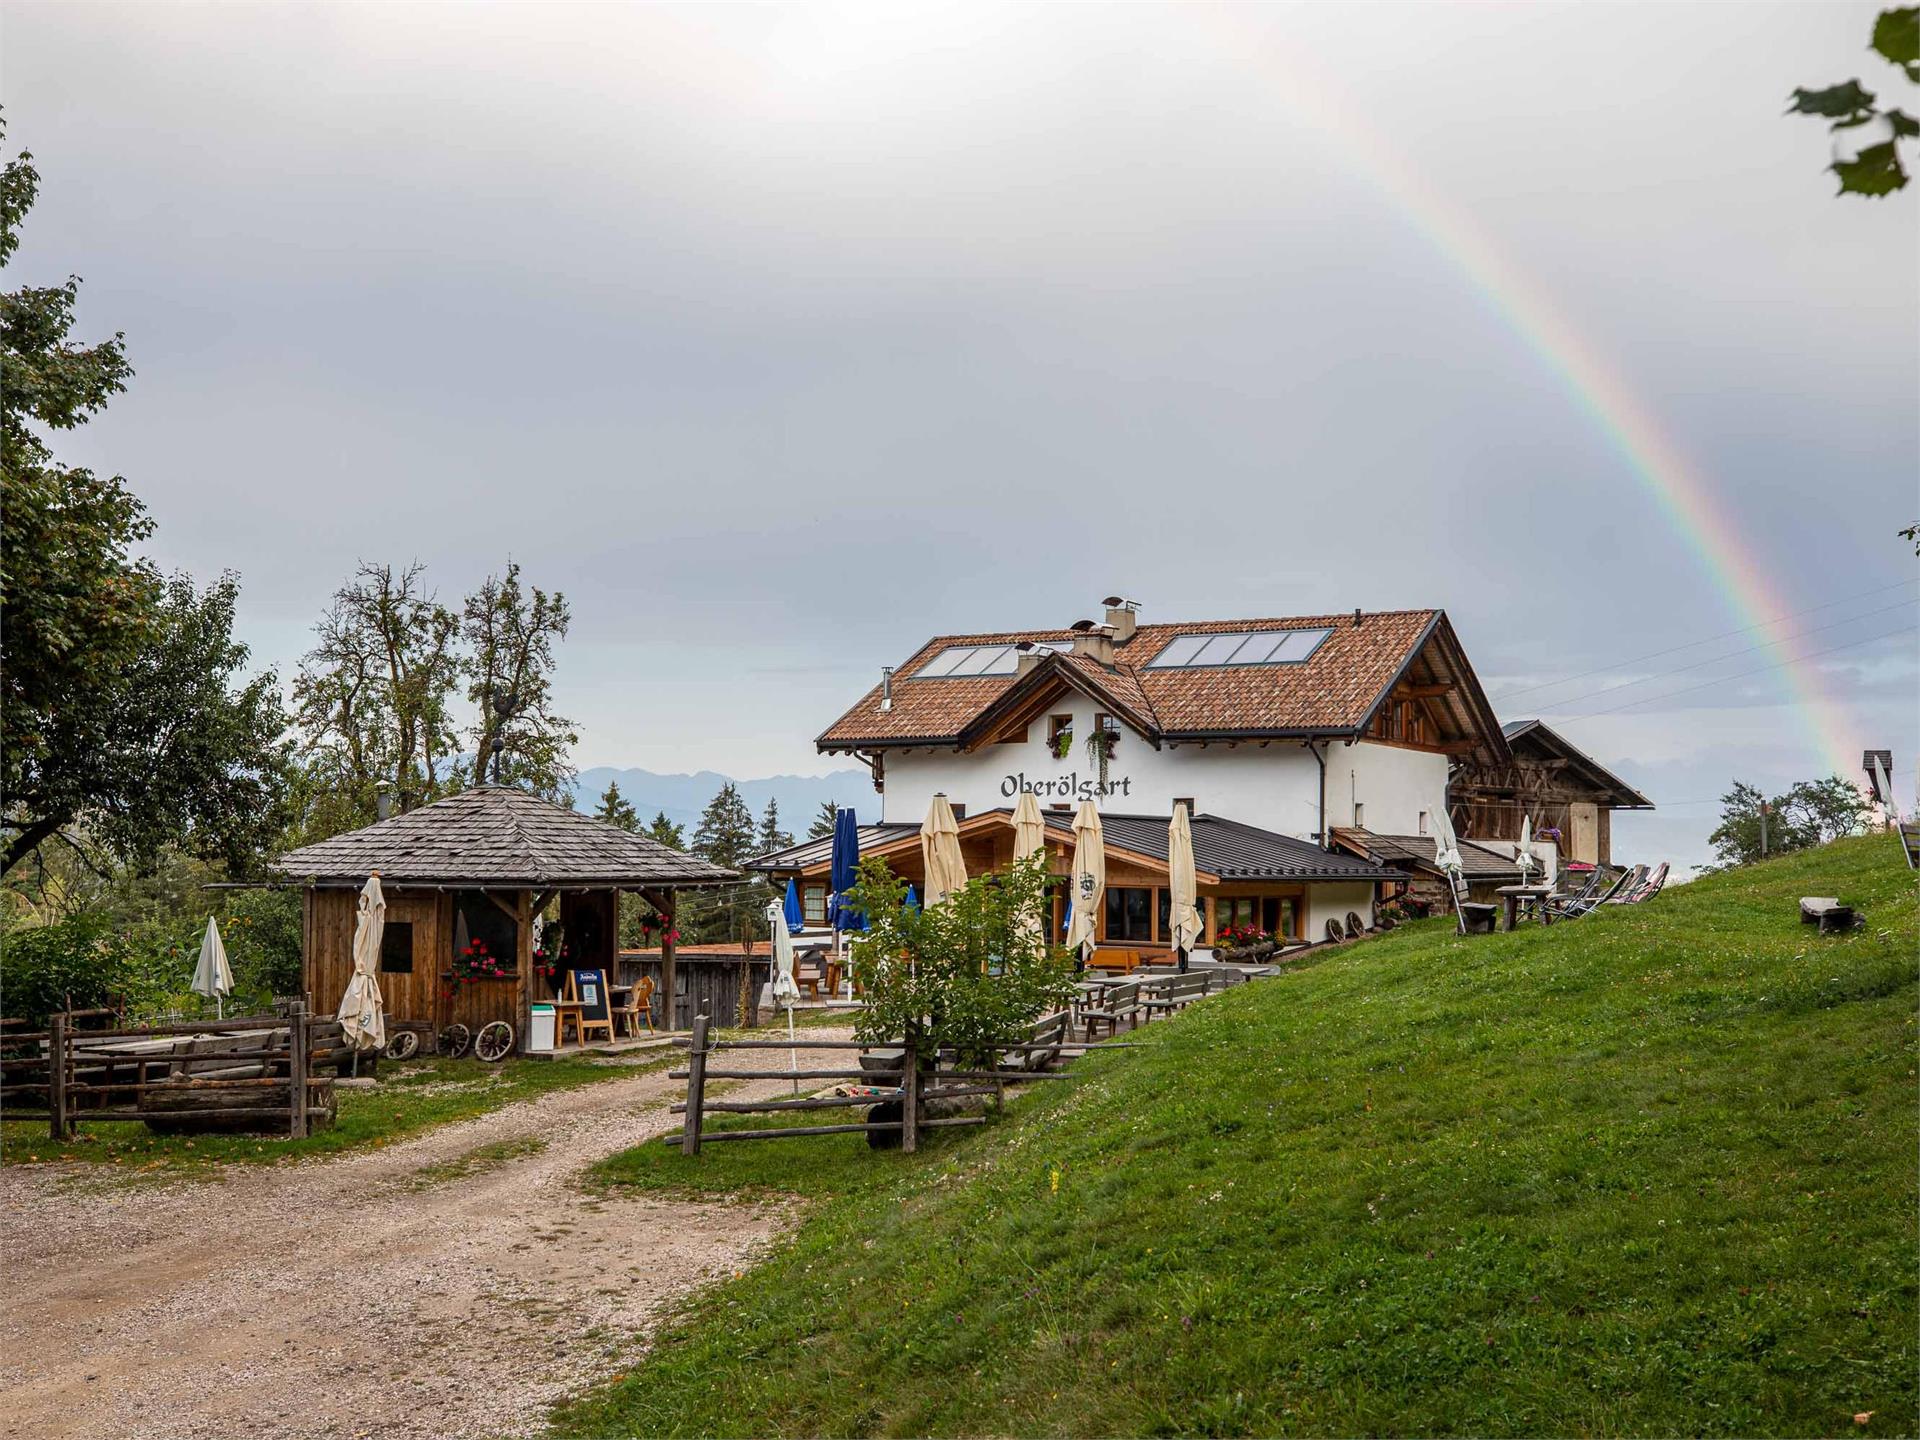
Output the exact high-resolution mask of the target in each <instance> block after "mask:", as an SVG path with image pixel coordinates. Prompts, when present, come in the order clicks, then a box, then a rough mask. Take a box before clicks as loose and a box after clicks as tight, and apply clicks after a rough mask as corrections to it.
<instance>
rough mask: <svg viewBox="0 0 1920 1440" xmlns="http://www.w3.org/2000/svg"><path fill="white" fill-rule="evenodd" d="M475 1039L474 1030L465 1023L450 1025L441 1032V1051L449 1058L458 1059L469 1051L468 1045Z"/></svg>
mask: <svg viewBox="0 0 1920 1440" xmlns="http://www.w3.org/2000/svg"><path fill="white" fill-rule="evenodd" d="M472 1040H473V1032H472V1031H471V1030H469V1029H467V1027H466V1026H464V1025H449V1026H447V1028H446V1029H444V1030H442V1031H441V1032H440V1053H441V1054H442V1055H444V1056H446V1057H447V1058H448V1059H449V1060H458V1059H459V1058H460V1057H461V1056H462V1055H464V1054H466V1053H467V1046H468V1044H469V1043H470V1042H471V1041H472Z"/></svg>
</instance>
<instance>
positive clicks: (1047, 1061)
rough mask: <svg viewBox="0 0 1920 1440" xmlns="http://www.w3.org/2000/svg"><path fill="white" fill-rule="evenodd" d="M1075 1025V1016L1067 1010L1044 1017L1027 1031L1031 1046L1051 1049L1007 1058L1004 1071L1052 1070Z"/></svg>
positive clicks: (1027, 1051)
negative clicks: (1070, 1029)
mask: <svg viewBox="0 0 1920 1440" xmlns="http://www.w3.org/2000/svg"><path fill="white" fill-rule="evenodd" d="M1072 1024H1073V1014H1072V1012H1071V1011H1067V1010H1056V1011H1054V1013H1053V1014H1051V1015H1042V1016H1041V1017H1040V1018H1039V1019H1038V1020H1036V1021H1034V1022H1033V1024H1032V1026H1031V1027H1029V1029H1028V1031H1027V1043H1028V1044H1029V1045H1046V1046H1051V1047H1052V1048H1051V1049H1046V1050H1022V1051H1019V1052H1018V1053H1017V1054H1014V1055H1012V1056H1008V1057H1005V1058H1004V1059H1003V1063H1002V1065H1001V1068H1002V1069H1004V1070H1050V1069H1052V1068H1053V1067H1054V1066H1055V1065H1056V1064H1058V1063H1059V1060H1060V1048H1059V1047H1060V1046H1062V1045H1064V1044H1066V1043H1067V1040H1068V1038H1069V1036H1068V1033H1067V1032H1068V1029H1069V1028H1070V1027H1071V1026H1072Z"/></svg>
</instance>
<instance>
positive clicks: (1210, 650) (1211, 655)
mask: <svg viewBox="0 0 1920 1440" xmlns="http://www.w3.org/2000/svg"><path fill="white" fill-rule="evenodd" d="M1332 633H1333V632H1332V631H1331V630H1253V631H1248V630H1235V631H1229V632H1228V633H1226V634H1223V635H1176V636H1174V638H1173V639H1171V640H1169V641H1168V642H1167V643H1166V644H1165V645H1163V646H1162V647H1161V648H1160V653H1159V654H1158V655H1156V656H1154V657H1153V659H1151V660H1149V661H1148V662H1147V668H1148V669H1149V670H1200V669H1205V668H1208V667H1211V666H1215V665H1297V664H1299V663H1300V662H1301V661H1302V660H1305V659H1307V658H1308V657H1309V656H1311V655H1312V654H1313V652H1314V651H1316V650H1318V649H1319V648H1320V642H1321V641H1323V640H1325V639H1326V638H1327V636H1329V635H1331V634H1332Z"/></svg>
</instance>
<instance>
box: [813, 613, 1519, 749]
mask: <svg viewBox="0 0 1920 1440" xmlns="http://www.w3.org/2000/svg"><path fill="white" fill-rule="evenodd" d="M1321 629H1324V630H1327V631H1329V632H1331V633H1330V634H1329V635H1328V637H1327V639H1326V641H1325V643H1323V644H1322V645H1321V646H1320V647H1319V648H1318V649H1317V650H1316V651H1314V653H1313V654H1312V655H1311V656H1310V657H1309V658H1308V659H1306V660H1304V661H1302V662H1300V663H1297V664H1289V665H1229V666H1210V667H1201V668H1194V669H1154V668H1151V667H1150V666H1149V665H1148V663H1147V662H1148V661H1150V660H1152V659H1153V658H1154V657H1155V656H1156V655H1158V654H1159V653H1160V651H1161V649H1162V648H1163V647H1164V646H1165V645H1166V644H1167V642H1169V641H1170V640H1173V639H1175V638H1176V637H1178V636H1181V635H1203V634H1211V635H1217V634H1225V633H1230V632H1233V631H1237V630H1321ZM1442 635H1444V639H1445V641H1446V647H1445V648H1446V653H1445V655H1444V656H1442V655H1441V654H1440V653H1439V652H1435V653H1434V654H1433V655H1432V656H1431V657H1429V658H1428V660H1427V664H1428V667H1429V668H1438V669H1440V670H1443V671H1446V672H1449V673H1445V674H1443V675H1437V676H1436V677H1435V678H1445V679H1449V680H1453V681H1456V682H1458V684H1459V686H1460V688H1461V689H1462V690H1464V691H1470V694H1466V695H1464V696H1463V697H1461V698H1460V700H1459V701H1458V704H1459V705H1460V706H1461V707H1462V708H1461V709H1460V712H1459V718H1460V721H1461V724H1462V727H1463V728H1464V729H1466V730H1468V731H1476V732H1479V733H1480V734H1484V735H1486V736H1487V738H1488V739H1489V740H1490V743H1491V744H1492V746H1493V747H1495V748H1496V749H1497V748H1499V747H1500V746H1501V745H1502V744H1503V742H1502V741H1501V740H1500V738H1499V734H1498V730H1497V728H1496V727H1495V725H1494V723H1493V718H1492V711H1491V709H1490V708H1489V707H1488V706H1487V704H1486V697H1485V696H1484V694H1482V693H1481V691H1480V687H1479V682H1478V681H1477V680H1476V679H1474V677H1473V674H1472V671H1471V670H1470V669H1468V668H1467V666H1466V664H1465V660H1464V657H1463V656H1461V655H1460V654H1459V651H1458V644H1457V642H1456V641H1454V640H1453V637H1452V630H1451V627H1450V626H1448V625H1447V621H1446V616H1445V615H1444V613H1443V612H1441V611H1438V610H1388V611H1374V612H1369V613H1366V614H1361V615H1355V614H1354V613H1352V612H1348V613H1346V614H1341V615H1296V616H1290V617H1285V618H1279V619H1265V620H1212V621H1196V622H1193V623H1191V624H1184V625H1142V626H1140V627H1139V628H1138V629H1137V630H1136V631H1135V632H1134V633H1133V635H1132V636H1131V637H1129V638H1128V639H1127V640H1125V641H1124V642H1118V643H1116V644H1115V646H1114V663H1113V664H1112V665H1111V666H1107V665H1102V664H1100V663H1099V662H1098V661H1096V660H1093V659H1092V658H1090V657H1088V656H1084V655H1070V654H1069V655H1051V656H1048V657H1047V658H1045V659H1043V660H1042V661H1041V662H1040V665H1039V667H1038V668H1037V669H1036V670H1035V671H1033V672H1032V673H1030V674H1029V675H1027V676H1018V675H982V676H973V677H968V678H964V679H928V680H921V679H916V678H915V674H916V672H917V671H918V670H919V669H920V668H921V667H922V666H923V665H925V664H926V663H927V662H928V661H929V660H931V659H932V658H933V657H934V656H935V655H937V654H939V653H940V651H942V650H944V649H946V648H947V647H948V646H950V645H989V644H996V643H997V644H1002V645H1005V644H1010V643H1013V642H1016V641H1020V640H1031V641H1034V642H1036V643H1045V644H1051V645H1058V646H1063V647H1064V646H1067V645H1070V644H1071V643H1072V640H1073V634H1072V632H1071V631H1067V630H1028V631H1008V632H1002V633H999V634H990V635H940V636H936V637H934V638H933V639H931V640H929V641H928V642H927V643H926V644H925V645H923V646H921V647H920V649H919V650H917V651H915V652H914V654H913V655H912V657H911V658H909V659H908V660H907V662H906V663H905V664H904V665H902V666H900V667H899V669H898V671H897V672H896V674H895V675H894V678H893V682H892V688H893V704H892V706H891V708H888V709H882V708H881V690H880V687H879V686H875V687H874V688H873V689H872V690H870V691H868V692H867V693H866V694H865V695H864V696H862V697H861V699H860V700H859V701H858V702H857V703H856V704H855V705H854V706H853V707H852V708H851V709H850V710H848V711H847V712H846V713H845V714H844V715H842V716H841V717H840V718H839V719H838V720H836V721H834V723H833V724H832V725H831V726H829V727H828V728H827V730H826V731H825V733H823V734H822V735H821V736H820V737H819V741H818V744H819V746H820V748H821V749H822V750H850V749H855V748H873V747H883V746H888V745H915V744H922V745H941V744H945V745H951V744H957V743H961V742H962V741H963V740H964V739H965V738H966V737H967V734H968V731H969V729H970V727H974V726H976V725H978V724H980V723H981V722H982V721H983V720H984V719H985V718H986V717H988V716H989V715H990V714H992V713H993V712H994V711H995V710H996V708H997V707H998V705H999V702H1000V701H1002V700H1003V699H1006V698H1008V697H1009V696H1010V695H1015V694H1027V693H1030V692H1031V691H1032V689H1033V688H1034V687H1035V686H1038V685H1043V684H1059V683H1065V684H1072V685H1078V686H1079V687H1080V688H1083V689H1087V690H1089V691H1091V692H1092V693H1094V694H1095V695H1096V696H1099V697H1100V698H1103V699H1107V700H1110V701H1111V702H1112V703H1113V705H1114V707H1115V708H1116V709H1117V710H1121V711H1123V712H1127V713H1128V718H1129V720H1130V721H1132V720H1137V721H1139V722H1140V724H1139V726H1138V727H1137V728H1140V729H1142V731H1143V733H1145V734H1146V735H1147V737H1148V738H1149V739H1150V740H1153V741H1154V742H1155V743H1158V742H1159V741H1161V740H1163V739H1171V740H1179V739H1183V738H1193V739H1200V738H1206V737H1211V736H1222V737H1225V736H1232V735H1316V734H1352V733H1355V732H1357V731H1358V730H1360V729H1362V728H1363V727H1364V726H1365V725H1366V724H1367V722H1368V720H1369V719H1370V717H1371V715H1372V713H1373V711H1374V708H1375V707H1376V706H1377V705H1378V704H1379V702H1380V700H1381V699H1382V698H1383V697H1384V695H1385V694H1386V692H1387V690H1388V688H1389V687H1390V686H1392V684H1393V683H1394V681H1395V680H1396V679H1398V678H1399V677H1400V676H1401V675H1402V674H1407V673H1411V671H1412V668H1413V667H1414V666H1415V662H1416V660H1418V659H1421V658H1422V657H1423V655H1425V654H1426V652H1428V651H1430V650H1433V645H1432V644H1430V642H1432V641H1434V640H1435V639H1436V637H1440V636H1442ZM1451 672H1459V673H1451Z"/></svg>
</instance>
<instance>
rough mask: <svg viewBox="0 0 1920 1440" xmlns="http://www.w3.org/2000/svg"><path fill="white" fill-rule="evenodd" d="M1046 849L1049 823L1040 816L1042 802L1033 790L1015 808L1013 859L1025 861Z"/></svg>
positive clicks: (1022, 795)
mask: <svg viewBox="0 0 1920 1440" xmlns="http://www.w3.org/2000/svg"><path fill="white" fill-rule="evenodd" d="M1046 848H1047V822H1046V820H1045V819H1044V818H1043V817H1042V816H1041V814H1040V802H1039V801H1038V800H1036V799H1034V798H1033V792H1032V791H1031V790H1028V791H1025V792H1023V793H1022V794H1021V796H1020V803H1019V804H1018V805H1015V806H1014V807H1013V858H1014V859H1016V860H1024V859H1026V858H1027V856H1029V855H1031V854H1033V853H1034V852H1036V851H1039V850H1044V849H1046Z"/></svg>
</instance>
